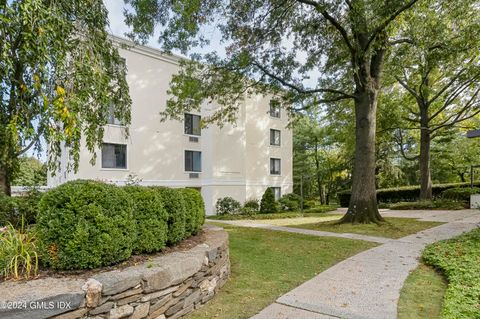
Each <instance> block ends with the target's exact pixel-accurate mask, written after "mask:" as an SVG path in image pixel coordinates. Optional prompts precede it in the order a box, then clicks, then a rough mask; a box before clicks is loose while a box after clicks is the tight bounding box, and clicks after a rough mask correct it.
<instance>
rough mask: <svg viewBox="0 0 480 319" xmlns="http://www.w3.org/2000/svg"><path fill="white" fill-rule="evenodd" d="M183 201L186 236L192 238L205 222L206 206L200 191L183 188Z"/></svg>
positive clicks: (181, 190)
mask: <svg viewBox="0 0 480 319" xmlns="http://www.w3.org/2000/svg"><path fill="white" fill-rule="evenodd" d="M180 192H182V195H183V200H184V201H185V213H186V215H185V236H186V237H188V236H191V235H194V234H196V233H198V231H199V230H200V228H201V227H202V225H203V223H204V221H205V205H204V203H203V199H202V195H201V194H200V192H199V191H198V190H195V189H192V188H182V189H180Z"/></svg>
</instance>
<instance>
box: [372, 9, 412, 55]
mask: <svg viewBox="0 0 480 319" xmlns="http://www.w3.org/2000/svg"><path fill="white" fill-rule="evenodd" d="M417 1H418V0H410V1H409V2H408V3H406V4H405V5H404V6H403V7H401V8H399V9H398V10H397V11H395V12H394V13H393V14H392V15H391V16H389V17H388V18H387V19H386V20H385V21H383V23H382V24H380V25H379V26H378V27H377V28H375V30H373V32H372V35H371V36H370V38H369V39H368V42H367V45H366V47H365V50H366V49H368V47H369V46H370V45H371V44H372V42H373V41H374V40H375V38H376V37H377V36H378V34H379V33H380V32H382V31H383V30H385V29H386V28H387V27H388V25H389V24H390V23H391V22H392V21H393V20H395V19H396V18H397V17H398V16H399V15H400V14H401V13H402V12H403V11H405V10H407V9H409V8H411V7H412V6H413V5H414V4H415V3H416V2H417Z"/></svg>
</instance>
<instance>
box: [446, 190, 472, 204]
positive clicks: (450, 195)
mask: <svg viewBox="0 0 480 319" xmlns="http://www.w3.org/2000/svg"><path fill="white" fill-rule="evenodd" d="M472 194H480V188H478V187H474V188H470V187H463V188H459V187H457V188H450V189H447V190H444V191H443V192H442V194H441V196H442V198H445V199H450V200H458V201H463V202H468V203H469V202H470V195H472Z"/></svg>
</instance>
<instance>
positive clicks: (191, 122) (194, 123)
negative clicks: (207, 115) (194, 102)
mask: <svg viewBox="0 0 480 319" xmlns="http://www.w3.org/2000/svg"><path fill="white" fill-rule="evenodd" d="M201 119H202V117H201V116H200V115H195V114H189V113H185V134H188V135H197V136H200V135H201V132H202V128H201V126H200V121H201Z"/></svg>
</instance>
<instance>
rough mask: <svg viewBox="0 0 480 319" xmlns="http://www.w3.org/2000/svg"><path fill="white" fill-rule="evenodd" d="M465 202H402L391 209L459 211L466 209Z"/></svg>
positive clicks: (438, 200) (440, 200) (393, 205)
mask: <svg viewBox="0 0 480 319" xmlns="http://www.w3.org/2000/svg"><path fill="white" fill-rule="evenodd" d="M464 208H465V204H464V203H463V202H457V201H451V200H445V199H437V200H434V201H418V202H400V203H395V204H391V205H390V209H396V210H413V209H427V210H428V209H444V210H459V209H464Z"/></svg>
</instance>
